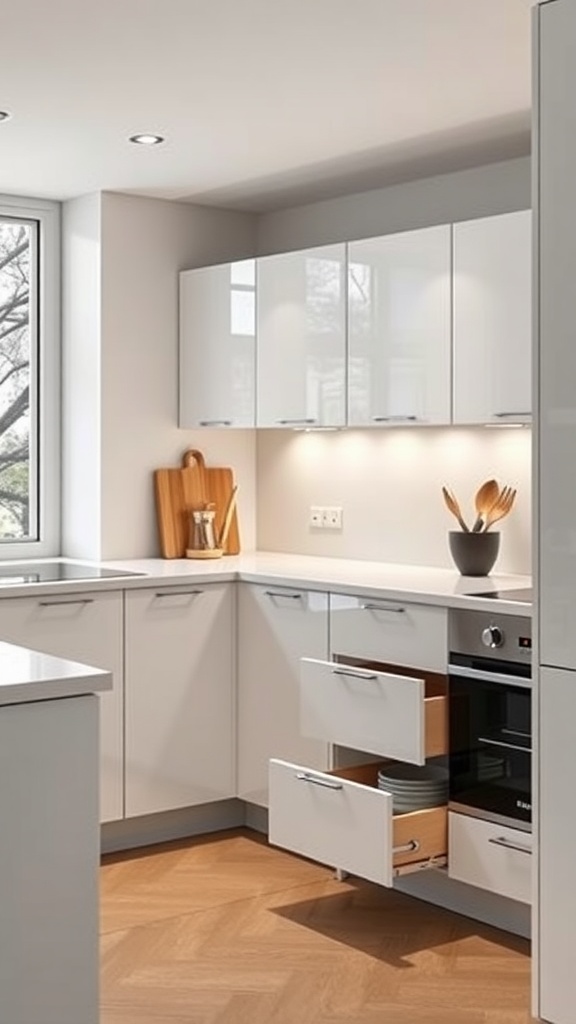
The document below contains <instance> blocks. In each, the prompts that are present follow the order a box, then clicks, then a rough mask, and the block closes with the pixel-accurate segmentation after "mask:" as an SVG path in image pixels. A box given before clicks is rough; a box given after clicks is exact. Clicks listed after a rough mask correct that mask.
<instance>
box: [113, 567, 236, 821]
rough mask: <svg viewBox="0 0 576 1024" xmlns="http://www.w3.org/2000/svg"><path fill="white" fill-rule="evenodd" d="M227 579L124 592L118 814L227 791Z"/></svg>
mask: <svg viewBox="0 0 576 1024" xmlns="http://www.w3.org/2000/svg"><path fill="white" fill-rule="evenodd" d="M233 629H234V585H233V584H231V583H206V584H201V585H188V586H182V587H179V586H178V587H172V586H171V587H156V588H150V589H149V588H145V589H143V590H131V591H128V592H127V594H126V641H125V642H126V655H125V657H126V816H127V817H133V816H135V815H141V814H154V813H156V812H158V811H168V810H173V809H175V808H179V807H190V806H194V805H198V804H205V803H211V802H213V801H215V800H223V799H225V798H228V797H232V796H234V790H235V785H234V781H235V780H234V694H233V683H234V669H233V652H234V635H233Z"/></svg>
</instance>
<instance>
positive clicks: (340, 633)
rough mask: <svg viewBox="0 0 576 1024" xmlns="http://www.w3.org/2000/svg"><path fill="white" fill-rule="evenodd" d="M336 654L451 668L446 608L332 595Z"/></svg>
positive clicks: (332, 634) (332, 641) (439, 669)
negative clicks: (449, 664) (449, 666)
mask: <svg viewBox="0 0 576 1024" xmlns="http://www.w3.org/2000/svg"><path fill="white" fill-rule="evenodd" d="M330 646H331V651H332V654H345V655H349V656H350V657H358V658H364V659H366V660H370V661H384V662H392V663H394V664H396V665H409V666H410V667H411V668H422V669H429V670H431V671H433V672H442V673H445V672H446V671H447V665H448V613H447V611H446V609H445V608H435V607H431V606H428V607H427V606H424V605H416V604H406V603H405V602H404V601H389V600H376V599H372V598H357V597H345V596H343V595H340V594H331V595H330Z"/></svg>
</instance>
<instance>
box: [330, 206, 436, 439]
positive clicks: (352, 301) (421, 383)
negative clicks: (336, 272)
mask: <svg viewBox="0 0 576 1024" xmlns="http://www.w3.org/2000/svg"><path fill="white" fill-rule="evenodd" d="M450 271H451V240H450V226H449V225H441V226H439V227H432V228H425V229H423V230H419V231H408V232H403V233H402V234H396V235H387V236H385V237H382V238H369V239H366V240H364V241H357V242H351V243H350V244H349V246H348V423H349V425H350V426H382V425H386V424H387V423H398V422H400V423H404V422H405V423H441V424H445V423H450V413H451V408H450V358H451V351H450V350H451V336H450V329H451V309H450V304H451V282H450Z"/></svg>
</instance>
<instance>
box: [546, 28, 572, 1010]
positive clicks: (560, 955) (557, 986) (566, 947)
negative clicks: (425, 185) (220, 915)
mask: <svg viewBox="0 0 576 1024" xmlns="http://www.w3.org/2000/svg"><path fill="white" fill-rule="evenodd" d="M575 27H576V26H575ZM575 748H576V673H575V672H562V671H557V670H556V669H541V671H540V750H539V778H540V796H539V805H540V824H539V848H540V852H539V872H538V876H539V888H540V895H539V912H538V917H539V931H540V937H539V974H540V986H541V990H540V992H541V1002H540V1014H541V1016H542V1017H544V1019H545V1020H549V1021H553V1022H554V1024H572V1021H573V1020H574V1007H575V1006H576V972H575V970H574V946H575V943H576V886H575V885H574V849H575V848H576V816H575V813H574V805H575V800H574V795H575V793H576V760H575V754H574V751H575Z"/></svg>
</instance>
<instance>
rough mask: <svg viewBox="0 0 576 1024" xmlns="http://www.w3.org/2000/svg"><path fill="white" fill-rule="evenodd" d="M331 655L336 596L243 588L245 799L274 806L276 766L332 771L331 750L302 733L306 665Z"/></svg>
mask: <svg viewBox="0 0 576 1024" xmlns="http://www.w3.org/2000/svg"><path fill="white" fill-rule="evenodd" d="M327 655H328V595H327V594H323V593H317V592H316V591H305V590H293V589H289V588H287V587H275V586H269V587H268V586H257V585H252V584H248V583H243V584H239V585H238V796H240V797H242V798H243V799H244V800H248V801H249V802H250V803H255V804H259V805H261V806H264V807H266V806H268V761H269V759H270V758H271V757H281V758H285V759H290V760H294V761H298V762H303V763H304V764H308V765H310V766H311V767H313V768H320V769H322V768H325V767H327V764H328V747H327V744H326V743H324V742H321V741H319V740H318V739H310V738H307V737H306V736H303V735H302V734H301V731H300V710H299V708H300V705H299V700H300V688H299V675H300V659H301V658H302V657H303V656H309V657H317V658H326V657H327Z"/></svg>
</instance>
